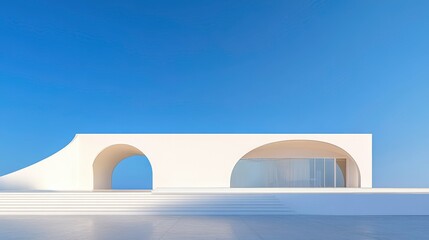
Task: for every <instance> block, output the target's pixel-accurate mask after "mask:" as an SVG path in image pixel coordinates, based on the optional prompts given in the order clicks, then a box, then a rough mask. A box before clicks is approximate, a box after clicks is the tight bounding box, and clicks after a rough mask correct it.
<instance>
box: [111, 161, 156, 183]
mask: <svg viewBox="0 0 429 240" xmlns="http://www.w3.org/2000/svg"><path fill="white" fill-rule="evenodd" d="M152 178H153V177H152V166H151V165H150V162H149V160H148V159H147V157H146V156H131V157H128V158H125V159H123V160H122V161H121V162H120V163H118V165H116V167H115V168H114V170H113V174H112V189H118V190H119V189H122V190H127V189H128V190H131V189H139V190H152V187H153V186H152V185H153V184H152Z"/></svg>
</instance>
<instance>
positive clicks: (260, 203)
mask: <svg viewBox="0 0 429 240" xmlns="http://www.w3.org/2000/svg"><path fill="white" fill-rule="evenodd" d="M110 214H113V215H120V214H122V215H285V214H293V212H292V211H290V209H288V208H287V207H286V206H284V204H283V203H282V202H280V201H279V200H278V199H277V198H276V197H275V196H274V195H271V194H205V193H190V194H187V193H174V194H167V193H162V194H152V193H150V192H25V193H0V215H110Z"/></svg>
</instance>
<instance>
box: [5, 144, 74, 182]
mask: <svg viewBox="0 0 429 240" xmlns="http://www.w3.org/2000/svg"><path fill="white" fill-rule="evenodd" d="M77 138H78V136H75V137H74V138H73V140H72V141H71V142H70V143H69V144H68V145H67V146H65V147H64V148H63V149H61V150H60V151H58V152H56V153H55V154H53V155H51V156H49V157H47V158H45V159H43V160H41V161H39V162H37V163H35V164H33V165H30V166H28V167H26V168H23V169H20V170H18V171H15V172H12V173H9V174H6V175H4V176H1V177H0V190H72V189H74V188H75V182H76V181H74V180H75V173H76V171H75V170H76V167H77V166H76V163H77V161H75V159H76V158H77V157H78V144H77V142H78V141H77Z"/></svg>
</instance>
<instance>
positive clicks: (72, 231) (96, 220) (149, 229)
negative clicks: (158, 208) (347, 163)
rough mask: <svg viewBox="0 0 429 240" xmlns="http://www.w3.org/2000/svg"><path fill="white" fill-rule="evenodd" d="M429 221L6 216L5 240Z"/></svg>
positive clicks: (382, 227)
mask: <svg viewBox="0 0 429 240" xmlns="http://www.w3.org/2000/svg"><path fill="white" fill-rule="evenodd" d="M428 226H429V216H306V215H297V216H294V215H289V216H1V217H0V239H35V240H36V239H89V240H92V239H244V240H252V239H318V240H319V239H320V240H324V239H329V240H335V239H350V240H353V239H404V240H405V239H407V240H408V239H413V240H417V239H427V236H428V235H429V228H428Z"/></svg>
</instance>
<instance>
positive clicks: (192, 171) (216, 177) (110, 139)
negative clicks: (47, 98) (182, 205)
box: [0, 134, 372, 191]
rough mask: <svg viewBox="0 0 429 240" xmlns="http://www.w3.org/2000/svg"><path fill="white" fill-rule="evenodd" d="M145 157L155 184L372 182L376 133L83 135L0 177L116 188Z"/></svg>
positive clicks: (2, 184)
mask: <svg viewBox="0 0 429 240" xmlns="http://www.w3.org/2000/svg"><path fill="white" fill-rule="evenodd" d="M135 155H141V156H146V157H147V158H148V160H149V162H150V164H151V167H152V174H153V188H154V189H158V188H371V187H372V135H371V134H77V135H76V136H75V137H74V139H73V140H72V141H71V142H70V143H69V144H68V145H67V146H66V147H64V148H63V149H62V150H60V151H59V152H57V153H55V154H53V155H52V156H50V157H48V158H46V159H44V160H42V161H40V162H37V163H35V164H33V165H31V166H28V167H26V168H23V169H21V170H18V171H16V172H12V173H10V174H7V175H5V176H2V177H0V189H10V190H59V191H60V190H61V191H62V190H79V191H81V190H83V191H91V190H98V189H110V188H111V183H112V173H113V170H114V168H115V167H116V166H117V164H118V163H119V162H120V161H121V160H123V159H125V158H127V157H130V156H135Z"/></svg>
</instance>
